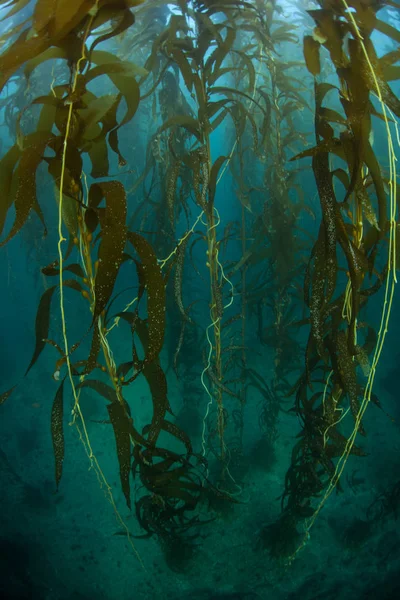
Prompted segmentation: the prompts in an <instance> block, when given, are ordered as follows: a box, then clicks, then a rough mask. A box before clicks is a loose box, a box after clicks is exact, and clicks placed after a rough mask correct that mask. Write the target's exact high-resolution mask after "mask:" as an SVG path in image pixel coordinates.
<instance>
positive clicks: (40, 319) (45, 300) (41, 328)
mask: <svg viewBox="0 0 400 600" xmlns="http://www.w3.org/2000/svg"><path fill="white" fill-rule="evenodd" d="M56 287H57V286H56V285H53V286H52V287H51V288H48V289H47V290H46V291H45V292H44V293H43V294H42V297H41V298H40V302H39V307H38V310H37V313H36V321H35V335H36V343H35V350H34V352H33V356H32V359H31V362H30V363H29V366H28V368H27V370H26V371H25V375H27V374H28V372H29V371H30V369H31V368H32V367H33V365H34V364H35V362H36V361H37V359H38V358H39V356H40V354H41V352H42V350H43V348H44V347H45V346H46V341H45V340H46V339H47V338H48V337H49V325H50V306H51V299H52V297H53V294H54V290H55V289H56Z"/></svg>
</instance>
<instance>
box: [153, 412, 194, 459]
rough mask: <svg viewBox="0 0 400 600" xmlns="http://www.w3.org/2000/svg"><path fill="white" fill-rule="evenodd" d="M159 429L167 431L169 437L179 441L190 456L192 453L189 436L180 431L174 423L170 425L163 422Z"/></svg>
mask: <svg viewBox="0 0 400 600" xmlns="http://www.w3.org/2000/svg"><path fill="white" fill-rule="evenodd" d="M161 428H162V429H163V430H164V431H168V433H170V434H171V435H173V436H174V437H176V438H177V439H178V440H180V441H181V442H182V443H183V444H185V447H186V452H187V453H188V454H191V453H192V452H193V448H192V443H191V441H190V438H189V436H188V435H187V434H186V433H185V432H184V431H183V430H182V429H180V428H179V427H178V426H177V425H175V423H171V422H170V421H165V420H164V421H163V423H162V426H161Z"/></svg>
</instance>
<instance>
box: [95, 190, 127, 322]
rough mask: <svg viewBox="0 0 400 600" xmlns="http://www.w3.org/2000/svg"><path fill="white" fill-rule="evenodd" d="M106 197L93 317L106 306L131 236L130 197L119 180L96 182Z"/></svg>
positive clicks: (102, 218) (101, 221)
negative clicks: (127, 240) (129, 232)
mask: <svg viewBox="0 0 400 600" xmlns="http://www.w3.org/2000/svg"><path fill="white" fill-rule="evenodd" d="M94 187H96V188H97V189H99V190H100V191H101V193H102V194H103V196H104V197H105V200H106V208H105V210H104V213H102V216H101V217H100V224H101V242H100V247H99V253H98V261H99V267H98V269H97V273H96V279H95V306H94V312H93V318H94V319H95V318H96V317H98V316H99V315H100V314H101V312H102V311H103V310H104V309H105V307H106V305H107V303H108V301H109V299H110V296H111V294H112V292H113V289H114V284H115V281H116V279H117V275H118V271H119V268H120V266H121V264H122V262H123V258H124V249H125V243H126V239H127V227H126V225H125V221H126V197H125V190H124V187H123V185H122V184H121V183H120V182H119V181H104V182H103V183H94V184H92V185H91V186H90V188H91V189H92V188H94Z"/></svg>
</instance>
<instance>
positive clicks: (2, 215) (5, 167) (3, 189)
mask: <svg viewBox="0 0 400 600" xmlns="http://www.w3.org/2000/svg"><path fill="white" fill-rule="evenodd" d="M20 156H21V150H20V148H19V147H18V146H17V145H16V146H12V147H11V148H10V149H9V150H8V151H7V152H6V154H5V155H4V156H3V157H2V158H1V160H0V198H1V201H0V234H1V233H2V232H3V228H4V224H5V221H6V217H7V212H8V209H9V208H10V206H11V205H12V203H13V201H14V194H13V190H12V181H13V171H14V169H15V166H16V164H17V162H18V160H19V158H20Z"/></svg>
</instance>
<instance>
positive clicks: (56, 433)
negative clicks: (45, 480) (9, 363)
mask: <svg viewBox="0 0 400 600" xmlns="http://www.w3.org/2000/svg"><path fill="white" fill-rule="evenodd" d="M64 381H65V378H64V379H63V380H62V382H61V385H60V387H59V388H58V390H57V393H56V395H55V398H54V402H53V407H52V409H51V437H52V440H53V451H54V458H55V462H56V465H55V469H56V486H57V489H58V485H59V483H60V480H61V475H62V468H63V462H64V428H63V415H64V401H63V396H64Z"/></svg>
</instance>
